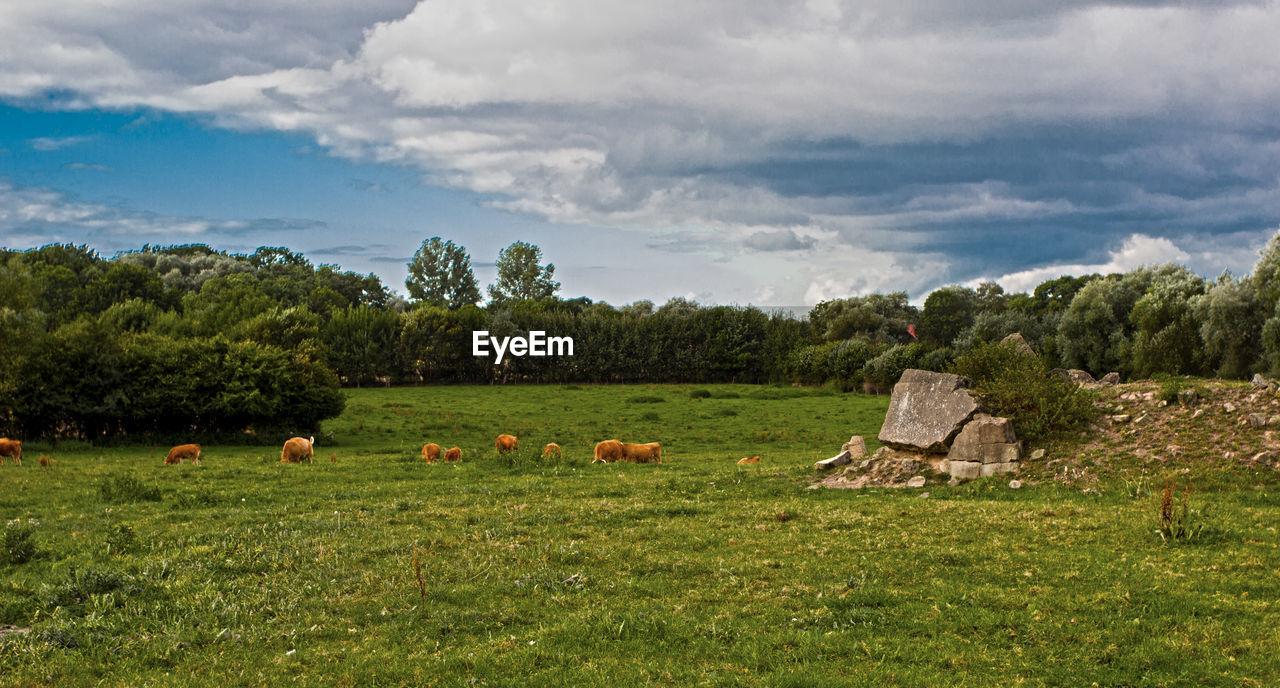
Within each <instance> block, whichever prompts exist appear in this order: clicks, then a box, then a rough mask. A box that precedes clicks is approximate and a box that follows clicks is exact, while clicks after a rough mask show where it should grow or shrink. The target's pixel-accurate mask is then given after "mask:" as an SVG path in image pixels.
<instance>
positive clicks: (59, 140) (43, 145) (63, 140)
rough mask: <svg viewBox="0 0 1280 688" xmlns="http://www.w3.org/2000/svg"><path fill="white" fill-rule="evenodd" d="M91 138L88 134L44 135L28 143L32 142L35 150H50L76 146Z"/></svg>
mask: <svg viewBox="0 0 1280 688" xmlns="http://www.w3.org/2000/svg"><path fill="white" fill-rule="evenodd" d="M89 140H90V139H89V137H88V136H42V137H40V138H34V139H31V140H30V141H28V142H27V143H29V144H31V148H32V149H34V150H38V151H41V152H48V151H56V150H61V149H63V148H67V147H69V146H76V145H79V144H81V143H85V142H87V141H89Z"/></svg>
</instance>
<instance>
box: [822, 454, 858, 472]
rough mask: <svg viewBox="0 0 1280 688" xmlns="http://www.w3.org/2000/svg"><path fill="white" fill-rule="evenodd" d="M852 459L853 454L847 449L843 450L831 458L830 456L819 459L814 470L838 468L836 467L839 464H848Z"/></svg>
mask: <svg viewBox="0 0 1280 688" xmlns="http://www.w3.org/2000/svg"><path fill="white" fill-rule="evenodd" d="M852 461H853V457H852V456H850V454H849V452H847V451H842V452H840V453H839V454H836V455H835V456H833V457H831V458H829V459H823V460H821V461H818V462H817V463H815V464H813V470H815V471H825V470H827V469H828V468H836V467H838V466H843V465H845V464H847V463H850V462H852Z"/></svg>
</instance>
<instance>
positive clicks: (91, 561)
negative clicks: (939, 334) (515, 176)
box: [0, 385, 1280, 687]
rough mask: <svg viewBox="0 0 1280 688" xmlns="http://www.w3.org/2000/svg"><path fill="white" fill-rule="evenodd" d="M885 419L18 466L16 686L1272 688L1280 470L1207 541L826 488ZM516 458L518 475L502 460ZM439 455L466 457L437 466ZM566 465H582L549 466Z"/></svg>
mask: <svg viewBox="0 0 1280 688" xmlns="http://www.w3.org/2000/svg"><path fill="white" fill-rule="evenodd" d="M695 390H707V391H708V392H709V393H710V396H709V397H706V398H698V397H700V396H701V395H702V393H701V392H695ZM691 392H693V394H691ZM886 406H887V399H886V398H883V397H866V396H861V395H838V394H832V393H830V392H829V391H828V390H824V389H795V388H790V387H752V386H730V385H714V386H700V387H692V386H679V385H674V386H629V387H616V386H615V387H582V388H578V387H572V386H570V387H457V388H416V389H371V390H356V391H354V392H352V394H351V399H350V403H349V405H348V410H347V412H346V414H345V415H344V416H343V417H342V418H339V419H336V420H335V421H333V422H331V423H328V424H327V425H326V426H325V428H324V430H325V431H329V430H332V431H333V432H334V434H335V437H334V441H333V442H331V443H323V442H320V443H318V444H317V447H316V457H315V458H316V463H315V464H314V465H305V464H304V465H281V464H279V463H278V460H279V448H278V447H253V446H217V447H207V448H206V459H205V462H204V464H203V465H200V466H191V465H182V466H163V465H161V462H162V460H163V456H164V453H165V450H166V449H167V447H132V448H108V449H99V448H89V447H74V446H68V445H60V446H58V447H40V446H38V445H28V447H27V448H26V456H25V459H26V463H25V465H24V466H22V467H15V466H12V465H5V466H3V467H0V506H2V507H3V508H2V510H0V515H3V516H4V518H5V520H6V521H9V520H10V519H13V520H15V521H16V522H11V523H10V525H8V526H6V527H5V532H4V538H5V541H4V543H3V545H4V546H3V548H0V556H2V557H3V560H0V623H7V624H14V625H18V626H22V627H27V628H30V629H31V631H30V632H29V633H26V634H13V635H7V636H5V637H4V638H3V639H0V685H3V686H76V685H107V686H147V685H196V686H199V685H216V686H239V685H270V686H277V685H299V686H321V685H323V686H331V685H337V686H345V685H351V686H363V685H377V686H391V685H446V686H462V685H477V684H478V685H491V686H544V685H564V686H583V685H598V686H629V685H770V686H841V685H849V686H877V687H883V686H939V685H948V686H994V685H1000V686H1015V685H1016V686H1090V685H1098V686H1188V685H1213V686H1271V685H1277V684H1278V682H1280V630H1278V629H1280V575H1278V574H1277V570H1278V569H1280V547H1277V545H1278V544H1280V535H1277V526H1278V525H1280V480H1277V478H1276V477H1275V474H1257V475H1256V476H1255V475H1253V474H1247V475H1246V474H1244V473H1241V475H1240V476H1239V477H1238V479H1236V480H1234V481H1230V480H1229V481H1217V482H1215V483H1214V484H1216V485H1218V487H1216V488H1212V489H1209V490H1206V491H1198V492H1196V493H1193V494H1192V496H1191V505H1192V508H1193V510H1194V515H1195V518H1196V524H1197V525H1205V526H1206V528H1205V529H1204V530H1203V531H1202V532H1201V533H1200V534H1199V536H1198V537H1196V538H1195V539H1192V540H1190V541H1189V542H1183V541H1177V542H1166V541H1164V540H1163V539H1162V538H1161V537H1160V535H1159V534H1158V533H1157V532H1156V525H1157V519H1156V516H1157V511H1158V502H1159V493H1158V492H1153V491H1151V490H1150V488H1143V487H1136V486H1135V485H1134V484H1133V483H1132V482H1126V481H1124V480H1122V479H1121V478H1119V477H1116V478H1114V479H1108V478H1106V477H1105V475H1104V478H1103V480H1102V481H1101V482H1100V483H1097V484H1095V485H1093V486H1092V487H1090V489H1088V490H1087V491H1085V490H1081V489H1080V487H1078V486H1076V487H1068V486H1064V485H1059V484H1057V483H1054V482H1051V481H1047V480H1045V481H1040V482H1038V484H1032V485H1029V486H1027V487H1024V488H1022V489H1018V490H1014V489H1010V488H1009V487H1008V486H1007V484H1006V483H1007V482H1008V480H1007V478H1005V479H994V478H993V479H988V480H982V481H976V482H973V483H969V484H966V485H962V486H959V487H946V486H945V485H932V484H931V485H929V486H928V487H927V488H926V489H925V491H927V492H928V497H927V498H922V494H921V492H922V491H920V490H886V489H867V490H810V489H806V488H807V487H808V486H809V484H810V483H811V481H812V479H813V471H812V468H811V465H812V462H813V461H814V460H816V459H819V458H825V457H827V456H830V455H832V454H834V453H836V452H837V451H838V450H839V447H840V444H841V442H842V441H844V440H846V439H848V437H849V435H851V434H862V435H864V436H867V437H869V438H872V437H874V436H875V434H876V433H877V431H878V430H879V426H880V422H881V421H882V419H883V416H884V409H885V407H886ZM503 432H508V433H512V434H516V435H518V436H519V437H520V439H521V446H522V451H521V452H520V454H519V455H517V456H515V457H509V458H500V457H498V456H497V455H496V454H495V452H494V450H493V446H492V442H493V438H494V436H495V435H497V434H499V433H503ZM612 437H617V438H618V439H621V440H623V441H637V442H648V441H659V442H661V443H662V445H663V454H664V463H663V464H661V465H631V464H628V465H621V464H608V465H600V464H597V465H591V464H590V463H589V460H590V453H591V447H592V445H593V444H594V443H595V442H596V441H598V440H600V439H606V438H612ZM427 441H433V442H437V443H439V444H441V445H442V446H444V447H445V448H448V447H450V446H453V445H455V444H456V445H458V446H460V447H462V449H463V452H464V455H463V462H462V463H461V464H456V465H443V464H435V465H425V464H424V463H423V462H422V461H421V459H420V458H419V450H420V448H421V446H422V444H423V443H424V442H427ZM549 441H555V442H558V443H559V444H560V445H562V446H563V447H564V448H565V452H566V454H565V457H564V459H563V460H560V461H554V462H545V461H543V460H541V459H539V458H538V456H537V455H538V454H539V453H540V450H541V447H542V445H543V444H544V443H545V442H549ZM874 446H875V444H874V442H873V443H872V448H873V449H874ZM41 453H46V454H49V455H50V456H51V457H52V458H53V460H54V462H55V463H54V464H53V465H52V466H51V467H48V468H43V467H41V466H39V465H38V464H37V461H36V458H37V457H38V456H39V454H41ZM755 454H759V455H760V456H762V457H763V460H762V462H761V463H760V464H758V465H750V466H738V465H736V464H735V463H734V462H735V461H736V459H738V458H740V457H744V456H750V455H755ZM1051 456H1052V454H1051ZM331 457H332V460H331ZM1173 470H1174V469H1173V468H1170V471H1171V472H1172V471H1173ZM1193 470H1194V469H1193ZM1118 475H1119V473H1117V476H1118ZM1193 477H1194V473H1193ZM1157 478H1159V476H1157ZM415 561H416V562H417V563H418V565H419V567H420V572H421V579H420V580H419V577H418V573H417V570H416V569H415Z"/></svg>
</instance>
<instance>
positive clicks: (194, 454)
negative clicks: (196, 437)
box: [164, 444, 200, 464]
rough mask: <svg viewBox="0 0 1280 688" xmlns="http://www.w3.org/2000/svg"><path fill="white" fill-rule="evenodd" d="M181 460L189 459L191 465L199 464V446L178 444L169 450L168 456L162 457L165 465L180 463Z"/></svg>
mask: <svg viewBox="0 0 1280 688" xmlns="http://www.w3.org/2000/svg"><path fill="white" fill-rule="evenodd" d="M183 459H191V463H193V464H196V463H200V445H198V444H179V445H178V446H176V447H174V448H173V449H170V450H169V455H168V456H166V457H164V462H165V463H166V464H172V463H182V460H183Z"/></svg>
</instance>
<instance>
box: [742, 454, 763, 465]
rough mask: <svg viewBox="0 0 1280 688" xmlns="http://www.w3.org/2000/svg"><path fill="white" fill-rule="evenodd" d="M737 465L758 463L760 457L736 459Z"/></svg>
mask: <svg viewBox="0 0 1280 688" xmlns="http://www.w3.org/2000/svg"><path fill="white" fill-rule="evenodd" d="M738 463H739V464H744V463H760V457H758V456H748V457H747V458H745V459H738Z"/></svg>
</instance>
